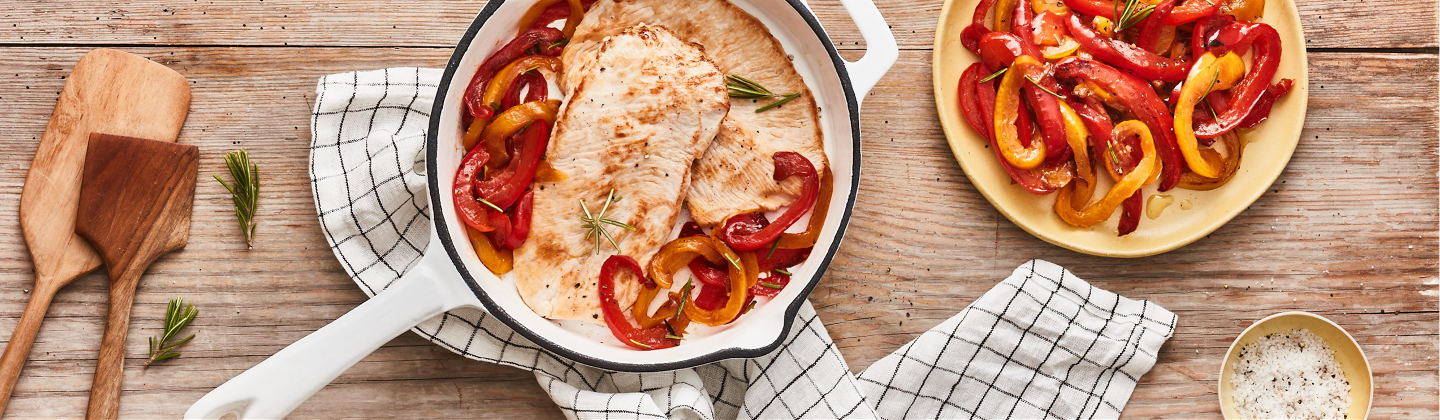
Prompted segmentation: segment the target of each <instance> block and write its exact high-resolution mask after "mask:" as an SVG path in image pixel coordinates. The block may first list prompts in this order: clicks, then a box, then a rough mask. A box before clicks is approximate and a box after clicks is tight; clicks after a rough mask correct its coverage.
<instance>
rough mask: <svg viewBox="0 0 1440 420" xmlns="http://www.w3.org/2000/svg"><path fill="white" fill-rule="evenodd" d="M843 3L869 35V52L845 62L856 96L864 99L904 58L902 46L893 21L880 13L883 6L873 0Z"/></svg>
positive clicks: (861, 30) (847, 0) (862, 100)
mask: <svg viewBox="0 0 1440 420" xmlns="http://www.w3.org/2000/svg"><path fill="white" fill-rule="evenodd" d="M840 5H842V6H844V7H845V10H846V11H849V12H850V19H852V20H854V21H855V26H856V27H858V28H860V36H862V37H864V38H865V47H866V49H865V56H864V57H860V60H858V61H855V62H847V63H845V68H846V70H847V71H849V73H850V82H851V83H852V84H853V86H854V88H855V100H856V101H857V102H864V100H865V95H867V94H869V93H870V89H871V88H873V87H875V85H876V84H878V83H880V78H882V77H885V73H887V72H889V71H890V67H891V66H894V65H895V61H896V60H898V59H900V46H899V45H897V44H896V43H895V35H894V34H892V33H890V25H888V24H886V23H885V17H884V16H880V9H877V8H875V3H874V2H873V1H871V0H840Z"/></svg>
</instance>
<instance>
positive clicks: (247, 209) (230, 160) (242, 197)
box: [215, 150, 260, 248]
mask: <svg viewBox="0 0 1440 420" xmlns="http://www.w3.org/2000/svg"><path fill="white" fill-rule="evenodd" d="M225 166H228V167H230V177H231V178H234V179H235V185H233V186H232V185H230V184H226V183H225V180H223V179H220V176H219V175H215V180H216V181H219V182H220V185H222V186H224V187H225V189H226V190H229V191H230V198H231V201H233V202H234V203H235V218H236V219H238V220H239V222H240V233H242V234H244V235H245V246H246V247H247V248H255V208H256V206H257V205H259V202H258V199H259V198H260V167H259V166H256V165H255V164H253V163H250V154H249V153H245V151H244V150H236V151H234V152H230V153H229V154H226V155H225Z"/></svg>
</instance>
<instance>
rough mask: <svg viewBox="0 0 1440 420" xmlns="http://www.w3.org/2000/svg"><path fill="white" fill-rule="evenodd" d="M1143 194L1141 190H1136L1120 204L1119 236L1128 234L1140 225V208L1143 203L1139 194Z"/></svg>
mask: <svg viewBox="0 0 1440 420" xmlns="http://www.w3.org/2000/svg"><path fill="white" fill-rule="evenodd" d="M1144 194H1145V192H1143V191H1136V192H1135V195H1132V196H1130V198H1127V199H1125V202H1123V203H1121V204H1120V228H1119V229H1118V230H1119V233H1120V236H1125V235H1129V234H1130V232H1134V231H1135V229H1136V228H1139V227H1140V209H1141V206H1143V205H1144V204H1145V203H1144V202H1143V201H1141V196H1143V195H1144Z"/></svg>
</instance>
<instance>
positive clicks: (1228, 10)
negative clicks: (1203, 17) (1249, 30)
mask: <svg viewBox="0 0 1440 420" xmlns="http://www.w3.org/2000/svg"><path fill="white" fill-rule="evenodd" d="M1220 13H1224V14H1227V15H1230V16H1234V17H1235V19H1236V20H1243V21H1246V22H1254V21H1256V20H1259V19H1260V18H1261V17H1263V16H1265V0H1225V1H1224V2H1223V3H1221V4H1220Z"/></svg>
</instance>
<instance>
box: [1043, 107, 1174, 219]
mask: <svg viewBox="0 0 1440 420" xmlns="http://www.w3.org/2000/svg"><path fill="white" fill-rule="evenodd" d="M1112 134H1113V135H1114V136H1115V138H1117V139H1122V138H1126V137H1129V136H1133V135H1139V136H1140V150H1141V152H1142V156H1143V157H1141V158H1140V163H1139V164H1136V165H1135V170H1133V171H1131V172H1130V173H1128V174H1125V177H1124V178H1121V179H1120V182H1118V183H1116V184H1115V186H1114V187H1111V188H1110V191H1108V192H1106V193H1105V197H1104V198H1102V199H1100V201H1096V202H1093V203H1087V204H1085V205H1084V206H1081V207H1082V208H1081V209H1079V210H1076V206H1075V205H1074V204H1072V203H1071V199H1072V198H1071V196H1072V193H1073V191H1074V190H1075V186H1074V184H1071V185H1066V186H1065V188H1064V189H1062V190H1060V196H1059V197H1056V200H1055V213H1056V214H1059V215H1060V218H1061V219H1063V220H1065V223H1069V224H1070V225H1071V226H1076V227H1088V226H1091V225H1094V224H1096V223H1100V222H1102V221H1104V220H1105V219H1109V218H1110V215H1111V214H1113V213H1115V209H1116V208H1118V207H1120V204H1121V202H1123V201H1125V200H1126V199H1128V198H1130V196H1132V195H1134V194H1135V191H1139V190H1140V188H1141V187H1144V186H1145V181H1146V180H1148V179H1149V178H1150V174H1151V173H1152V172H1155V171H1156V170H1158V168H1156V166H1157V165H1156V164H1157V163H1158V161H1157V160H1156V159H1155V139H1154V138H1153V137H1152V136H1151V135H1150V129H1149V128H1148V127H1146V126H1145V124H1144V123H1141V122H1140V121H1136V120H1129V121H1125V122H1122V123H1120V124H1118V125H1116V126H1115V131H1114V132H1113V133H1112ZM1087 198H1088V197H1087ZM1087 201H1088V199H1087Z"/></svg>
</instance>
